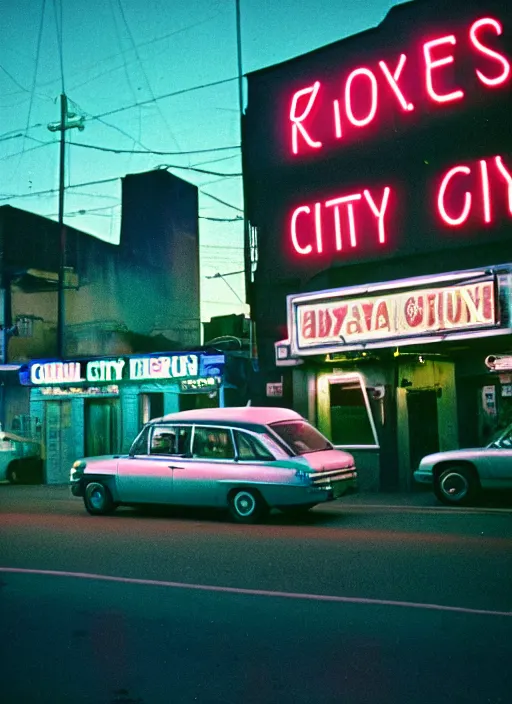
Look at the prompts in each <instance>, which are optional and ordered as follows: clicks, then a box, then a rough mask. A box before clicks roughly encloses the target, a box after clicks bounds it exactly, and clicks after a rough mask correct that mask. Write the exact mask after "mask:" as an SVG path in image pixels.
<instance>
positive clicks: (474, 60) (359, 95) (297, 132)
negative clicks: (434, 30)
mask: <svg viewBox="0 0 512 704" xmlns="http://www.w3.org/2000/svg"><path fill="white" fill-rule="evenodd" d="M502 34H503V26H502V24H501V22H500V21H499V20H498V19H496V18H494V17H481V18H479V19H477V20H476V21H474V22H472V23H471V24H470V26H469V28H468V27H466V28H465V29H464V30H463V31H459V32H457V33H455V32H454V33H451V34H443V35H441V36H437V37H433V38H431V39H429V40H428V41H424V42H423V43H422V44H421V52H420V55H421V60H420V61H419V62H418V61H417V60H416V57H415V55H413V57H412V58H411V55H410V54H411V52H410V53H409V54H408V53H406V52H401V53H400V54H399V55H398V58H396V57H395V58H394V59H392V60H389V59H388V60H384V59H379V60H377V61H375V62H374V63H372V64H369V65H367V66H358V67H355V68H353V69H352V70H350V71H349V72H348V73H347V74H346V76H344V77H343V76H340V78H341V79H342V80H341V85H342V88H341V90H340V88H339V83H338V81H339V78H337V79H336V87H333V85H331V84H325V83H322V82H321V81H320V80H315V81H314V82H313V83H312V84H309V85H307V86H303V87H301V88H300V89H299V90H296V91H295V92H294V93H293V95H292V96H291V99H290V102H289V107H288V113H287V120H288V134H289V145H290V150H291V153H292V155H294V156H303V155H306V154H308V153H311V152H312V150H314V151H315V152H316V153H318V152H320V151H322V150H325V149H329V147H330V146H331V147H332V146H334V145H335V144H336V143H338V144H339V143H340V141H341V142H343V141H344V140H345V139H346V138H347V137H348V136H349V135H350V133H352V134H353V135H359V133H360V132H361V130H363V129H364V128H366V127H368V126H369V125H371V124H372V123H375V122H378V121H379V120H381V119H384V115H385V114H386V119H387V121H388V123H389V126H391V127H392V128H395V121H394V118H393V112H395V113H396V112H397V111H398V114H400V113H402V114H404V113H405V114H407V113H411V112H412V111H414V110H415V109H416V107H418V109H421V108H423V110H424V111H425V110H427V111H430V110H431V107H430V106H438V107H440V108H442V107H445V106H450V105H451V104H453V103H457V102H464V101H465V100H466V98H467V97H468V93H471V92H473V93H474V94H475V95H476V94H478V92H480V93H481V92H482V91H486V90H489V89H495V88H501V87H504V86H506V84H509V83H510V79H511V64H510V60H509V58H508V57H507V56H506V55H505V54H504V53H502V52H501V51H499V50H498V49H497V48H496V46H495V45H496V43H497V41H498V39H499V37H501V35H502ZM461 48H462V50H463V51H464V52H465V53H464V56H465V63H466V64H467V63H468V61H469V63H470V64H471V66H470V68H468V67H467V66H466V65H464V66H463V67H462V68H463V70H462V71H461V70H460V67H459V65H458V63H460V57H458V54H460V49H461ZM468 50H469V54H468ZM456 73H461V75H463V76H464V81H465V85H462V83H461V84H459V83H458V82H457V79H456V78H455V77H454V76H455V74H456ZM471 74H472V75H471ZM472 77H474V78H475V79H476V80H473V81H471V78H472ZM461 80H462V79H461ZM479 89H480V91H479ZM390 99H391V104H392V109H391V110H389V109H388V105H389V102H390ZM384 103H385V104H386V109H385V108H384Z"/></svg>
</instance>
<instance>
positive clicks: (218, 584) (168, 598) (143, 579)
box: [0, 484, 512, 704]
mask: <svg viewBox="0 0 512 704" xmlns="http://www.w3.org/2000/svg"><path fill="white" fill-rule="evenodd" d="M0 536H1V543H0V623H1V629H2V638H1V640H0V662H1V663H2V683H1V690H0V691H1V695H0V700H1V701H2V703H3V704H4V703H5V704H31V703H34V704H36V703H37V704H60V703H62V704H65V703H68V702H69V703H72V704H79V703H80V704H81V703H82V702H90V703H92V704H134V703H137V704H160V703H162V704H171V703H172V704H181V703H183V704H188V703H189V702H191V703H194V702H199V703H204V704H239V703H240V704H266V703H267V702H268V703H272V704H274V703H275V704H278V703H279V704H288V703H289V704H292V703H293V704H303V703H304V704H306V703H308V704H309V703H312V704H317V703H318V704H323V703H324V702H325V703H326V704H331V703H334V702H336V703H342V704H345V703H346V704H402V702H403V703H404V704H405V703H407V704H415V703H421V704H434V703H435V704H444V703H445V702H446V703H448V702H450V703H451V704H453V703H460V704H466V703H469V704H487V703H491V704H510V702H512V695H511V692H512V668H511V666H510V665H511V662H512V501H510V502H508V503H507V502H501V503H498V504H496V503H494V504H493V503H491V504H489V503H487V504H483V505H481V506H480V507H478V508H471V509H451V508H446V507H443V506H440V505H439V504H437V502H436V501H435V499H433V497H431V495H430V494H426V493H421V494H418V495H402V496H399V495H374V496H364V495H358V496H355V497H350V498H347V499H346V501H345V502H343V501H339V502H336V503H333V504H330V505H328V506H326V507H323V508H316V509H314V510H313V511H312V512H311V515H310V516H308V517H307V519H304V520H302V521H295V520H291V519H289V518H286V517H285V516H283V515H281V514H279V513H277V512H276V513H275V514H272V516H271V517H270V520H269V522H268V523H267V524H265V525H258V526H239V525H234V524H232V523H229V522H228V521H227V519H226V518H225V516H224V515H223V514H218V513H215V512H209V511H197V510H196V511H194V510H177V509H173V510H171V509H165V508H164V509H151V510H148V509H146V510H134V509H128V508H125V509H120V510H118V511H117V513H116V514H114V515H113V516H111V517H91V516H89V515H88V514H87V513H86V512H85V510H84V508H83V504H82V502H81V500H80V499H75V498H73V497H71V496H70V495H69V492H68V489H67V488H66V487H34V486H10V485H7V484H1V485H0Z"/></svg>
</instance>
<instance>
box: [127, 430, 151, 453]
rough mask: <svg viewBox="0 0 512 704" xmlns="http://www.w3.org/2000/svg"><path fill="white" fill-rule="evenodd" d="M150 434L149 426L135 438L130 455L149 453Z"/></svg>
mask: <svg viewBox="0 0 512 704" xmlns="http://www.w3.org/2000/svg"><path fill="white" fill-rule="evenodd" d="M148 435H149V428H144V429H143V430H142V431H141V432H140V433H139V435H138V436H137V437H136V438H135V440H134V441H133V443H132V446H131V448H130V455H147V454H148Z"/></svg>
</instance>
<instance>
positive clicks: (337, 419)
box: [329, 379, 378, 446]
mask: <svg viewBox="0 0 512 704" xmlns="http://www.w3.org/2000/svg"><path fill="white" fill-rule="evenodd" d="M329 393H330V415H331V439H332V442H333V444H334V445H346V446H354V445H373V446H375V445H378V440H377V437H376V432H375V426H374V423H373V418H372V416H371V408H370V405H369V403H368V400H367V397H366V394H365V390H364V389H363V387H362V384H361V382H360V380H359V379H357V380H354V381H347V382H343V381H342V380H340V381H338V380H336V381H334V380H333V381H331V382H330V384H329Z"/></svg>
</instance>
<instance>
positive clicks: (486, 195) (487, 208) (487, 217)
mask: <svg viewBox="0 0 512 704" xmlns="http://www.w3.org/2000/svg"><path fill="white" fill-rule="evenodd" d="M480 173H481V176H482V199H483V203H484V221H485V222H491V196H490V192H489V172H488V170H487V162H486V161H485V159H480Z"/></svg>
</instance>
